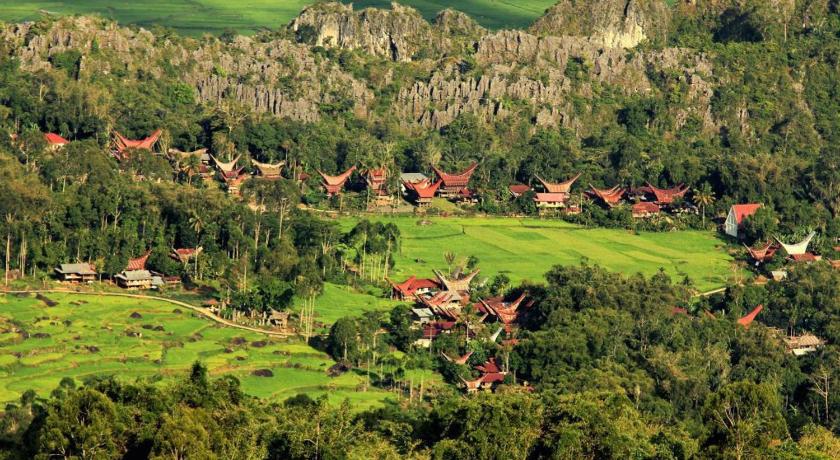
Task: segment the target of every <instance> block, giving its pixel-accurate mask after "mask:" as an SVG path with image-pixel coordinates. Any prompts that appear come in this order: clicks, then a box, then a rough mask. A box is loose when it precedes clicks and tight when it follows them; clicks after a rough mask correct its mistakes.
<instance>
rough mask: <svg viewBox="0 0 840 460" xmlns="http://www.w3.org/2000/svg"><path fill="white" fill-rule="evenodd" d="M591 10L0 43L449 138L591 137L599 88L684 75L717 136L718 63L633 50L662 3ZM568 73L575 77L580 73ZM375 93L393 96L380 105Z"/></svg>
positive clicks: (24, 58) (56, 26) (333, 19)
mask: <svg viewBox="0 0 840 460" xmlns="http://www.w3.org/2000/svg"><path fill="white" fill-rule="evenodd" d="M584 4H588V2H580V1H572V0H565V1H563V2H561V3H560V4H558V5H557V6H555V7H554V8H552V9H551V10H550V11H549V12H548V13H547V14H546V16H545V17H544V18H542V19H540V20H538V21H537V23H536V24H535V25H534V27H533V30H534V31H538V32H539V34H533V33H528V32H524V31H500V32H494V33H489V32H487V31H486V30H485V29H483V28H481V27H480V26H479V25H478V24H476V23H475V21H473V20H472V19H471V18H469V17H468V16H466V15H464V14H463V13H459V12H457V11H453V10H445V11H443V12H441V13H440V14H439V15H438V16H437V17H436V18H435V20H434V21H433V23H429V22H426V21H425V20H424V19H423V18H422V17H421V16H420V15H419V13H417V11H415V10H413V9H411V8H406V7H402V6H400V5H398V4H393V5H392V7H391V9H390V10H377V9H365V10H361V11H354V10H353V8H352V6H349V5H343V4H340V3H319V4H316V5H313V6H311V7H308V8H306V9H305V10H304V11H303V12H302V13H301V14H300V16H299V17H298V18H296V19H295V20H294V21H292V22H291V23H290V24H289V26H288V27H287V28H286V29H285V30H286V31H287V32H288V33H289V38H283V37H282V34H281V35H280V38H278V36H277V35H272V36H263V37H237V38H236V39H235V40H233V41H232V42H231V43H223V42H222V41H219V40H217V39H202V40H194V39H187V38H177V37H176V38H165V37H155V36H154V35H153V34H152V33H150V32H148V31H145V30H143V29H129V28H122V27H118V26H116V25H115V24H114V23H111V22H107V21H104V20H101V19H95V18H85V17H81V18H64V19H61V20H58V21H56V22H54V23H52V24H49V25H44V24H38V25H37V26H35V25H33V24H21V25H8V26H6V27H4V28H0V40H2V42H3V43H4V44H5V48H6V49H8V50H9V52H10V53H11V54H13V55H15V56H17V57H19V58H20V60H21V63H22V66H23V67H24V68H26V69H28V70H32V71H38V70H43V69H49V68H51V66H52V64H51V63H50V57H51V56H54V55H55V54H57V53H62V52H64V51H67V50H77V51H80V52H81V53H82V61H81V63H80V65H79V67H80V71H79V78H82V79H85V78H91V77H92V76H94V75H108V74H111V75H114V74H119V75H134V74H136V73H137V72H138V71H139V70H141V69H142V71H143V72H148V73H151V74H152V75H154V76H155V77H159V78H163V77H165V76H167V75H168V76H170V77H172V76H173V75H177V77H178V78H179V79H181V80H182V81H184V82H185V83H188V84H190V85H192V86H193V87H194V88H195V89H196V94H197V95H198V97H199V99H200V100H201V101H204V102H207V103H218V102H220V101H222V100H223V99H226V98H229V99H233V100H236V101H238V102H239V103H241V104H244V105H245V106H247V107H250V108H251V109H253V110H256V111H258V112H265V113H271V114H274V115H277V116H279V117H289V118H292V119H296V120H302V121H308V122H312V121H317V120H318V119H319V118H320V117H321V116H322V114H321V108H322V107H323V106H325V105H330V104H334V103H336V102H347V101H350V103H351V106H352V110H353V111H354V113H355V114H356V115H357V116H360V117H367V116H370V115H371V113H370V110H371V108H372V107H378V110H379V113H378V115H377V116H385V117H389V118H392V119H395V120H398V121H399V122H400V123H402V124H403V125H404V126H407V127H409V128H417V129H428V128H434V129H437V128H441V127H443V126H446V125H447V124H449V123H451V122H452V121H453V120H454V119H455V118H456V117H457V116H458V115H460V114H462V113H474V114H476V115H478V116H480V117H482V118H484V119H486V120H488V121H494V120H502V119H505V118H508V117H513V116H516V117H526V118H527V119H529V120H530V121H531V122H532V123H533V124H534V125H540V126H565V127H568V128H570V129H573V130H575V131H576V132H578V133H579V134H580V135H582V136H583V135H586V134H588V133H589V130H590V129H592V128H593V127H594V126H593V123H591V120H589V119H588V117H589V116H590V113H589V111H590V110H591V107H589V106H586V104H583V105H582V104H581V101H586V100H589V99H591V98H592V97H593V93H594V92H595V91H596V89H594V88H595V86H598V85H601V86H602V85H612V86H613V87H615V88H616V89H617V91H620V92H623V93H624V94H627V95H632V94H646V93H650V92H652V91H657V90H658V88H657V85H661V84H662V81H666V82H667V81H669V79H670V80H671V81H673V80H675V79H676V80H678V83H679V84H680V85H681V86H682V87H685V88H686V89H685V98H684V103H682V104H680V106H679V107H678V108H673V109H671V110H673V112H674V113H672V115H673V119H674V120H675V122H676V124H677V127H679V126H681V125H682V123H684V122H685V120H686V119H688V117H695V118H698V119H700V120H702V126H703V128H704V129H706V130H714V129H716V128H717V126H716V121H715V120H714V119H713V117H712V112H711V110H710V101H711V98H712V94H713V87H712V86H711V84H710V83H709V82H710V76H711V75H712V70H713V69H712V67H711V64H710V63H709V60H708V59H706V58H705V57H704V56H702V55H698V54H696V53H693V52H691V51H689V50H682V49H673V48H665V49H661V50H657V51H639V50H634V51H628V50H627V49H626V47H627V46H631V45H634V44H637V43H639V41H641V40H643V39H645V38H646V37H650V36H651V34H653V33H656V32H655V31H654V30H655V29H656V27H654V25H655V24H657V23H656V21H666V20H667V19H666V18H667V10H666V11H665V12H664V13H663V11H660V9H661V8H660V7H661V6H662V5H664V3H663V2H661V1H656V0H626V1H621V2H618V1H615V0H602V1H599V2H597V4H596V6H595V7H592V11H591V12H588V11H584V10H583V8H584V7H583V6H582V5H584ZM619 5H624V8H619V7H618V6H619ZM584 13H586V14H584ZM574 15H576V16H574ZM573 16H574V17H573ZM659 26H661V24H659ZM662 28H663V29H664V27H662ZM564 31H565V32H564ZM566 32H567V33H566ZM559 33H566V34H565V35H561V36H557V35H556V34H559ZM292 37H293V38H292ZM319 46H321V47H337V48H342V49H352V50H357V51H359V52H360V54H361V56H363V57H362V58H361V59H368V60H371V59H372V60H374V61H373V62H376V63H375V64H374V65H375V66H377V67H380V68H382V69H383V71H382V72H380V74H379V75H380V77H379V78H378V79H375V78H372V77H369V76H366V75H364V74H359V73H356V74H351V73H350V72H349V71H347V70H344V69H343V68H342V65H343V64H342V63H341V62H340V59H335V58H330V57H329V55H327V54H325V53H323V50H321V51H319V49H318V48H317V47H319ZM364 53H366V54H367V55H370V56H369V57H367V58H366V57H364V56H365V54H364ZM376 60H380V61H381V62H379V61H376ZM401 66H403V67H402V68H403V69H405V68H410V69H411V72H408V73H406V72H402V74H403V75H406V74H407V75H421V77H420V78H416V77H402V78H404V80H399V78H400V77H399V76H397V77H394V75H399V74H400V72H397V71H396V70H398V69H399V68H400V67H401ZM570 67H574V68H576V69H577V70H575V71H574V72H572V73H570ZM345 68H346V67H345ZM424 72H425V75H422V74H423V73H424ZM354 75H355V76H354ZM652 77H656V78H655V79H656V80H657V82H656V83H654V81H653V80H652ZM395 78H396V80H395ZM405 78H408V79H405ZM386 87H388V89H389V90H388V91H379V90H382V89H385V88H386ZM377 93H378V94H380V96H378V97H380V98H387V99H386V100H379V101H377V99H376V98H377V96H375V94H377ZM383 107H384V109H383Z"/></svg>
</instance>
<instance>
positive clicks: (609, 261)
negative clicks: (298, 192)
mask: <svg viewBox="0 0 840 460" xmlns="http://www.w3.org/2000/svg"><path fill="white" fill-rule="evenodd" d="M377 220H381V221H383V222H393V223H395V224H396V225H397V226H398V227H399V228H400V233H401V238H402V247H401V252H400V254H398V255H397V256H396V257H395V263H396V267H395V272H394V273H393V276H394V277H395V278H400V277H408V276H410V275H417V276H431V275H432V270H434V269H446V268H447V266H446V262H445V260H444V257H443V254H444V252H446V251H450V252H452V253H454V254H455V255H456V256H458V257H469V256H476V257H478V259H479V264H478V265H479V267H480V268H481V270H482V275H483V276H487V277H491V276H493V275H495V274H498V273H504V274H506V275H507V276H508V277H510V279H511V280H512V281H513V282H514V283H516V282H518V281H522V280H530V281H534V282H540V281H542V280H543V275H544V274H545V273H546V272H547V271H548V270H549V269H550V268H551V267H552V266H554V265H576V264H579V263H581V261H584V260H586V261H588V262H589V263H592V264H598V265H601V266H603V267H605V268H607V269H608V270H612V271H616V272H622V273H625V274H634V273H642V274H645V275H648V276H650V275H653V274H655V273H656V272H658V271H659V270H660V269H664V270H665V272H666V273H668V274H669V275H670V276H671V277H672V279H674V281H679V280H681V279H682V278H684V277H686V276H688V277H689V278H691V279H692V280H693V281H694V283H695V286H696V288H697V289H698V290H700V291H708V290H711V289H715V288H719V287H721V286H724V285H725V284H726V280H727V277H728V276H730V275H731V264H732V258H731V257H730V256H729V255H728V254H727V253H726V251H725V250H724V249H723V248H724V246H725V242H723V241H722V240H720V239H718V238H717V236H716V235H715V234H713V233H711V232H701V231H678V232H662V233H650V232H646V233H639V234H635V233H633V232H631V231H627V230H616V229H603V228H599V229H587V228H583V227H580V226H577V225H573V224H569V223H566V222H563V221H559V220H540V219H513V218H429V219H421V218H418V217H396V218H378V219H377ZM356 221H357V219H355V218H353V219H350V218H348V219H344V220H342V226H344V227H346V228H348V229H349V228H350V227H352V225H353V224H354V223H355V222H356Z"/></svg>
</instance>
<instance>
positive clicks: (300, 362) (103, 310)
mask: <svg viewBox="0 0 840 460" xmlns="http://www.w3.org/2000/svg"><path fill="white" fill-rule="evenodd" d="M196 359H200V360H201V361H202V362H204V363H205V364H206V365H207V366H208V368H209V370H210V373H211V374H212V375H216V376H218V375H221V374H232V375H235V376H236V377H238V378H239V379H240V381H241V382H242V387H243V390H244V391H245V392H246V393H248V394H251V395H254V396H260V397H264V398H269V399H274V400H282V399H285V398H288V397H290V396H293V395H295V394H299V393H307V394H310V395H312V396H319V395H322V394H326V395H328V396H329V398H330V399H331V400H333V401H342V400H344V399H345V398H347V399H349V400H350V401H351V402H352V403H353V405H354V407H357V408H360V409H361V408H365V407H370V406H372V405H377V404H379V403H381V402H382V401H383V400H384V399H385V398H387V397H391V393H388V392H386V391H383V390H376V389H371V390H370V391H366V392H364V391H358V389H359V387H360V385H361V384H362V383H363V381H364V377H363V376H362V375H360V374H358V373H354V372H347V373H345V374H343V375H341V376H338V377H334V378H333V377H329V376H328V375H327V372H326V371H327V369H328V368H329V367H330V366H332V365H333V364H334V362H333V361H332V360H331V359H330V358H329V356H327V355H326V354H324V353H321V352H319V351H317V350H315V349H313V348H311V347H309V346H307V345H305V344H302V343H300V342H297V341H294V340H283V339H278V338H272V337H267V336H265V335H262V334H259V333H252V332H248V331H243V330H239V329H234V328H230V327H225V326H221V325H219V324H217V323H215V322H213V321H210V320H208V319H207V318H205V317H203V316H201V315H198V314H196V313H194V312H191V311H188V310H185V309H181V308H179V307H178V306H175V305H172V304H170V303H167V302H162V301H153V300H138V299H131V298H122V297H110V296H101V295H95V294H56V293H49V294H46V295H45V296H39V297H36V296H35V295H28V296H27V295H11V294H9V295H0V402H9V401H13V400H16V399H17V398H18V397H19V396H20V394H21V393H23V392H24V391H26V390H28V389H34V390H35V391H36V392H37V393H38V394H39V395H42V396H46V395H48V394H49V392H50V391H52V390H53V389H54V388H56V386H57V385H58V383H59V381H60V380H61V379H62V378H63V377H72V378H74V379H77V380H82V379H84V378H85V377H87V376H96V375H98V376H102V375H115V376H118V377H119V378H121V379H129V380H133V379H136V378H153V379H158V378H160V384H162V385H165V384H166V382H167V380H169V379H171V378H175V377H183V376H184V375H185V374H186V372H187V369H188V368H189V366H190V365H191V364H192V363H193V362H194V361H195V360H196ZM431 380H433V377H432V376H431V375H429V376H428V377H427V381H431Z"/></svg>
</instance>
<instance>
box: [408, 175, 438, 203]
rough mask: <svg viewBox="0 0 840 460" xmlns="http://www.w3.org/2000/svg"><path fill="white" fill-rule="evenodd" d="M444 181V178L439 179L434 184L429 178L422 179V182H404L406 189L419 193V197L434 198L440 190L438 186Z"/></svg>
mask: <svg viewBox="0 0 840 460" xmlns="http://www.w3.org/2000/svg"><path fill="white" fill-rule="evenodd" d="M442 183H443V181H442V180H438V181H437V182H435V183H434V184H433V183H431V182H429V181H428V180H422V181H420V182H403V185H404V186H405V188H406V190H410V191H412V192H414V193H415V194H416V195H417V198H426V199H428V198H434V196H435V193H436V192H437V190H438V187H440V185H441V184H442Z"/></svg>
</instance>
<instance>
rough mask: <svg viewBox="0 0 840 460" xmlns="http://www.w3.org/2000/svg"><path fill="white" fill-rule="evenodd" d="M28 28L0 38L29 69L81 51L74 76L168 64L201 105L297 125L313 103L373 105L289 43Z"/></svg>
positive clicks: (346, 79) (78, 22)
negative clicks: (227, 106) (230, 106)
mask: <svg viewBox="0 0 840 460" xmlns="http://www.w3.org/2000/svg"><path fill="white" fill-rule="evenodd" d="M33 27H35V26H34V24H32V23H26V24H19V25H9V26H7V27H5V28H3V29H0V40H2V41H3V42H4V43H5V44H6V45H7V47H9V48H10V49H11V52H12V54H13V55H15V56H17V57H18V58H19V59H20V61H21V65H22V67H23V68H24V69H26V70H29V71H33V72H34V71H39V70H44V69H49V68H50V67H51V64H50V58H51V56H54V55H56V54H59V53H62V52H65V51H68V50H76V51H79V52H81V53H82V60H81V63H80V65H79V67H80V72H79V74H80V78H90V77H91V76H93V75H95V74H100V75H109V74H123V73H125V74H133V73H136V72H137V71H138V70H139V69H142V70H143V71H145V72H149V73H151V74H152V75H154V76H155V77H158V78H160V77H163V76H164V74H165V73H166V71H165V68H166V67H170V68H171V71H174V72H175V73H177V75H178V76H179V78H181V79H183V80H184V81H185V82H186V83H189V84H191V85H193V86H194V87H195V88H196V92H197V94H198V97H199V99H200V100H201V101H204V102H219V101H220V100H221V99H223V98H226V97H230V98H233V99H235V100H237V101H238V102H240V103H242V104H244V105H246V106H247V107H250V108H251V109H253V110H255V111H258V112H268V113H272V114H274V115H277V116H280V117H289V118H293V119H297V120H302V121H317V120H318V119H319V117H320V113H319V105H320V104H323V103H331V102H333V101H335V100H336V99H337V98H339V97H341V98H346V99H347V100H351V101H353V102H354V104H355V105H354V110H355V112H356V113H357V114H358V115H360V116H364V115H365V114H366V113H367V109H368V105H369V104H370V102H371V101H372V100H373V94H372V93H371V91H370V90H369V89H368V88H367V87H366V85H365V84H364V83H363V82H360V81H358V80H356V79H354V78H353V77H352V76H351V75H349V74H347V73H345V72H343V71H341V69H339V68H338V66H337V65H335V63H333V62H330V61H327V60H318V59H316V58H315V56H313V55H312V53H311V52H310V51H309V48H308V47H306V46H304V45H298V44H295V43H292V42H290V41H288V40H282V39H278V40H271V41H268V42H262V41H258V40H256V39H254V38H250V37H237V38H236V40H234V41H233V42H232V43H230V44H224V43H221V42H219V41H216V40H211V41H202V42H197V41H195V40H191V39H183V40H180V41H177V42H176V41H169V40H166V41H162V40H158V39H156V37H155V36H154V35H153V34H152V33H150V32H148V31H146V30H144V29H138V30H134V29H129V28H123V27H118V26H116V24H114V23H111V22H105V21H103V20H100V19H96V18H91V17H79V18H64V19H61V20H59V21H56V22H55V23H54V24H52V26H51V27H50V28H49V29H48V30H45V31H39V30H35V29H33ZM164 63H165V64H166V65H165V66H164Z"/></svg>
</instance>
